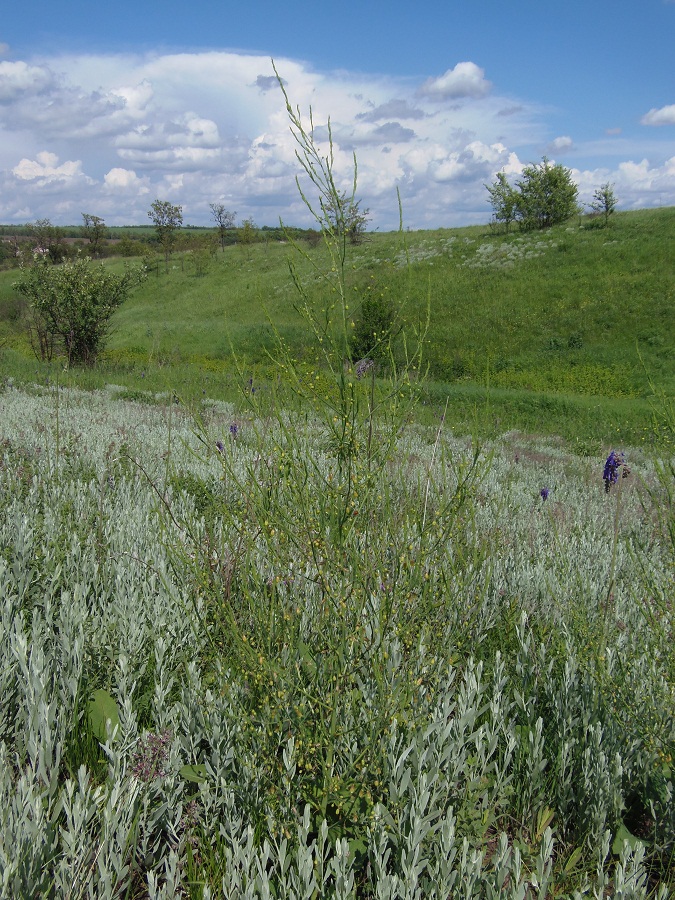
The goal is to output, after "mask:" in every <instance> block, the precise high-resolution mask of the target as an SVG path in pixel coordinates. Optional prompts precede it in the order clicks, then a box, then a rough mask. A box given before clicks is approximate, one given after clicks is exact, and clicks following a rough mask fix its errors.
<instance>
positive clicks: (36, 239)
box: [26, 219, 68, 263]
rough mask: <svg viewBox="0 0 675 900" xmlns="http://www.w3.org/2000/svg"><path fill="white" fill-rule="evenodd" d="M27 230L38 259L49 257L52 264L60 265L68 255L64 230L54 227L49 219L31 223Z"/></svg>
mask: <svg viewBox="0 0 675 900" xmlns="http://www.w3.org/2000/svg"><path fill="white" fill-rule="evenodd" d="M26 228H27V230H28V235H29V237H30V239H31V242H32V244H33V246H32V247H31V250H32V253H33V255H34V256H35V258H36V259H40V258H41V257H48V258H49V260H50V262H52V263H59V262H61V261H62V260H63V259H64V258H65V257H66V256H67V255H68V250H67V248H66V244H65V241H64V237H63V229H61V228H58V227H57V226H56V225H52V223H51V222H50V220H49V219H38V220H37V221H36V222H30V223H29V224H28V225H27V226H26Z"/></svg>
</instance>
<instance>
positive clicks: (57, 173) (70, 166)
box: [12, 150, 82, 181]
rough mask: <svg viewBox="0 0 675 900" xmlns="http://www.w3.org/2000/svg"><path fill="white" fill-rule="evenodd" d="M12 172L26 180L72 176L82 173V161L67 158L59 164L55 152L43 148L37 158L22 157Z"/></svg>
mask: <svg viewBox="0 0 675 900" xmlns="http://www.w3.org/2000/svg"><path fill="white" fill-rule="evenodd" d="M12 172H13V174H14V175H16V177H17V178H21V179H22V180H24V181H33V180H35V179H36V178H40V179H52V178H72V177H73V176H75V175H81V174H82V161H81V160H79V159H77V160H67V161H66V162H64V163H61V165H59V158H58V156H56V154H55V153H49V152H48V151H46V150H43V151H42V152H41V153H38V154H37V157H36V159H22V160H21V161H20V162H19V163H18V165H16V166H15V167H14V168H13V169H12Z"/></svg>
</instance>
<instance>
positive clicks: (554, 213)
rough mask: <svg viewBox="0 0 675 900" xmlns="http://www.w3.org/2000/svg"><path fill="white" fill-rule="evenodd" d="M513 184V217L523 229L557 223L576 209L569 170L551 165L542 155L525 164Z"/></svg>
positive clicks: (574, 187)
mask: <svg viewBox="0 0 675 900" xmlns="http://www.w3.org/2000/svg"><path fill="white" fill-rule="evenodd" d="M516 187H517V189H518V192H517V201H516V217H517V219H518V221H519V222H520V223H521V226H522V227H523V228H524V229H526V230H529V229H533V228H540V229H541V228H551V227H552V226H553V225H560V224H562V223H563V222H566V221H567V220H568V219H570V218H571V217H572V216H573V215H574V214H575V213H576V212H577V211H578V208H579V207H578V204H577V195H578V193H579V188H578V187H577V186H576V184H575V183H574V182H573V181H572V173H571V171H570V170H569V169H566V168H565V166H562V165H560V164H559V163H558V164H557V165H551V163H550V162H549V161H548V159H547V158H546V157H544V158H543V159H542V161H541V162H540V163H536V164H534V165H531V166H525V168H524V169H523V175H522V177H521V179H520V180H519V181H517V182H516Z"/></svg>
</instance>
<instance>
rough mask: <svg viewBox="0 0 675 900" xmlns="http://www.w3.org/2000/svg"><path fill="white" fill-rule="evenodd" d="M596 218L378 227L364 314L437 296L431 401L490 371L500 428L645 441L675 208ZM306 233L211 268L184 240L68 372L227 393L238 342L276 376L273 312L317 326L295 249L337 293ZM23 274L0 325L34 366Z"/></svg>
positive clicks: (298, 334) (365, 281)
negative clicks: (502, 225)
mask: <svg viewBox="0 0 675 900" xmlns="http://www.w3.org/2000/svg"><path fill="white" fill-rule="evenodd" d="M593 224H595V223H594V222H593V221H592V220H588V219H585V220H581V221H579V220H573V221H571V222H570V223H568V224H567V225H566V226H563V227H560V228H556V229H553V230H551V231H547V232H537V233H529V234H521V233H519V232H517V231H514V232H512V233H510V234H497V233H493V232H492V231H491V230H490V228H489V227H487V226H482V227H480V226H479V227H472V228H464V229H451V230H438V231H427V232H421V231H420V232H408V233H404V234H397V233H388V234H373V235H370V236H368V238H367V240H366V241H365V242H364V243H363V244H362V245H360V246H355V247H349V248H348V260H347V262H348V268H349V273H350V274H349V279H350V282H349V289H350V291H353V297H354V303H353V313H354V317H355V319H356V318H358V315H359V306H360V303H361V302H362V300H363V298H364V297H368V296H383V297H385V298H389V299H390V300H391V302H392V304H393V305H394V306H395V307H396V308H397V309H399V310H400V315H401V317H402V319H403V320H404V321H405V322H406V323H407V324H408V326H414V325H415V324H416V323H418V322H419V321H420V320H423V319H424V318H425V316H426V311H427V308H428V309H429V313H430V329H429V332H428V335H427V338H428V341H429V342H428V345H427V348H426V358H427V363H428V365H429V378H430V382H429V385H428V390H427V399H428V402H429V404H430V405H431V406H432V407H433V408H434V409H435V408H436V407H437V406H438V405H439V404H443V403H444V402H445V401H446V400H447V399H448V398H449V408H450V413H451V414H454V415H455V417H456V419H457V421H458V422H459V421H461V422H462V423H463V424H465V425H466V424H468V423H469V421H470V419H471V417H472V415H474V413H475V411H476V410H477V409H479V408H483V407H484V406H485V403H486V397H485V395H486V390H485V388H486V386H488V385H489V388H490V392H489V403H490V404H491V411H490V414H491V416H492V418H493V419H494V424H495V425H496V426H497V427H502V428H509V427H521V428H538V430H543V431H555V430H556V429H557V430H559V431H560V433H562V434H566V435H567V436H569V435H570V434H573V433H575V434H576V436H582V437H583V438H584V439H592V440H594V439H596V438H597V439H598V440H605V441H606V440H609V439H610V437H611V436H612V434H614V433H615V432H616V429H617V428H618V429H619V432H620V434H621V435H622V436H624V437H625V438H626V439H628V438H630V439H632V440H638V439H639V437H640V433H641V432H642V431H643V430H644V429H645V428H646V427H647V425H648V419H649V407H648V403H647V398H648V397H649V396H650V394H651V390H652V388H651V387H650V381H651V383H652V385H653V386H656V387H657V388H658V389H659V390H661V391H664V392H665V393H667V394H672V393H674V392H675V390H674V389H675V316H674V315H673V310H674V303H673V300H674V296H675V288H674V286H675V264H674V261H673V253H672V247H673V245H674V244H675V240H674V239H675V208H666V209H659V210H650V211H640V212H631V213H621V214H617V215H615V216H614V217H613V218H612V220H611V223H610V226H609V227H608V228H596V227H591V226H592V225H593ZM302 248H303V250H304V252H305V253H306V254H307V258H306V259H303V258H302V257H301V256H299V255H298V254H297V252H296V251H295V250H294V248H293V247H292V246H291V245H290V244H281V243H278V242H272V241H270V242H267V243H258V244H254V245H250V246H241V245H236V246H230V247H226V248H225V250H224V251H222V252H221V251H219V252H218V253H217V255H216V256H215V257H214V258H212V259H211V260H210V261H209V262H208V264H207V266H206V268H204V265H203V260H201V261H200V262H199V263H198V264H197V260H196V257H195V255H193V254H190V253H186V254H181V255H174V257H173V258H172V260H171V262H170V266H169V271H168V272H166V271H165V269H164V266H163V263H161V262H159V263H156V264H155V263H153V264H152V272H151V276H150V278H149V279H148V280H147V282H146V283H145V285H144V286H143V287H142V288H141V289H140V290H138V291H137V292H136V293H135V294H134V295H133V296H132V297H131V299H130V300H129V301H128V302H127V303H126V304H125V305H124V306H123V307H122V308H121V309H120V310H119V311H118V313H117V314H116V317H115V320H114V333H113V334H112V336H111V339H110V342H109V344H108V350H107V352H106V354H105V358H104V359H103V360H102V361H101V364H100V371H99V372H98V373H79V374H75V375H73V376H72V377H74V378H76V379H78V378H79V380H80V381H81V382H84V381H89V382H91V383H94V382H96V380H97V378H105V379H108V380H115V381H118V382H120V383H123V384H126V385H128V386H129V387H130V388H133V389H135V390H140V389H146V388H148V387H151V388H156V389H158V388H160V387H162V386H165V387H166V386H169V387H171V389H174V390H178V391H179V392H187V393H193V394H200V393H201V392H203V391H206V393H207V394H209V395H214V394H215V395H222V394H223V393H227V392H228V391H231V379H232V377H233V373H234V366H233V364H232V348H234V349H235V350H236V352H237V354H238V356H239V358H240V360H241V363H242V365H243V367H244V368H245V369H246V370H247V371H250V373H251V375H252V376H253V375H255V377H256V378H264V377H265V376H266V375H267V374H269V371H270V368H269V362H268V358H267V351H268V350H270V349H272V348H273V345H274V337H273V331H274V329H273V327H272V324H271V323H273V324H274V328H276V329H278V331H279V332H280V333H281V335H282V336H283V337H284V338H285V339H286V340H287V341H288V342H289V343H290V344H291V345H292V346H293V347H294V348H295V349H296V351H297V352H298V354H300V355H301V354H302V353H303V348H304V347H305V345H306V343H307V340H308V335H307V334H306V333H305V328H304V326H303V324H302V322H301V320H300V318H299V316H298V314H297V312H296V311H295V309H294V303H295V300H296V297H297V294H296V290H295V287H294V285H293V283H292V280H291V278H290V275H289V271H288V261H289V258H295V259H296V263H297V265H298V269H299V273H300V277H301V278H302V280H303V282H304V283H305V285H306V286H307V288H308V290H309V292H310V295H311V296H312V298H313V299H314V300H315V301H316V302H317V303H318V304H321V303H324V302H326V300H327V299H329V298H327V297H326V296H325V289H324V288H323V287H322V285H321V283H320V282H319V281H318V280H317V279H316V276H315V274H314V273H313V270H312V263H316V264H317V265H318V267H319V268H321V267H323V266H325V264H326V259H325V258H324V257H325V250H324V248H323V247H322V246H321V245H319V246H317V247H310V246H309V245H308V244H304V243H303V245H302ZM107 264H110V265H120V266H121V265H122V263H121V262H120V263H117V262H114V261H111V262H109V263H107ZM16 278H17V272H16V270H13V271H5V272H1V273H0V340H2V339H3V336H4V340H5V342H6V343H5V360H4V365H5V367H6V368H8V369H9V370H11V371H12V373H13V374H14V376H15V377H19V378H22V377H24V376H25V377H29V373H30V372H34V371H35V370H38V371H40V366H37V365H36V364H35V362H34V359H33V358H32V357H31V353H30V347H29V345H28V343H27V340H26V338H25V336H24V335H23V333H22V331H21V328H20V319H19V312H20V310H19V304H18V301H17V299H16V296H15V295H14V293H13V292H12V289H11V284H12V282H13V281H14V280H16ZM351 311H352V310H350V312H351ZM22 373H23V374H22ZM453 411H454V412H453ZM566 423H567V424H566Z"/></svg>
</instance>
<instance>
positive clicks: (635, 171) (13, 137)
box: [0, 51, 675, 229]
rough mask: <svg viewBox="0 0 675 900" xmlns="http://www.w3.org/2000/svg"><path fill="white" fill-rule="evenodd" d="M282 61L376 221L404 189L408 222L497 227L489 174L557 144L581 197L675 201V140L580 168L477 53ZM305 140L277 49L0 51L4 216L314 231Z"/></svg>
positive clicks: (658, 117)
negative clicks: (305, 179)
mask: <svg viewBox="0 0 675 900" xmlns="http://www.w3.org/2000/svg"><path fill="white" fill-rule="evenodd" d="M276 65H277V70H278V71H279V72H280V74H281V75H282V76H283V83H284V87H285V89H286V91H287V92H288V97H289V99H290V101H291V103H292V104H293V105H294V106H295V105H296V104H297V105H298V106H299V107H300V109H301V111H302V112H303V114H304V115H305V116H307V114H308V112H309V109H310V106H311V109H312V115H313V122H314V135H315V138H316V139H317V140H318V141H320V142H321V143H322V147H323V150H324V151H327V150H328V143H327V142H328V134H329V131H328V122H329V116H330V134H331V135H332V140H333V150H334V156H335V171H336V175H337V180H338V182H339V186H340V187H341V188H345V189H349V188H350V187H351V183H352V177H353V172H352V163H353V154H354V153H355V154H356V156H357V159H358V175H359V183H358V195H359V197H360V198H361V199H362V200H363V203H364V206H367V207H369V208H370V210H371V214H372V218H373V222H372V224H373V226H374V227H379V228H381V229H390V228H395V227H397V225H398V200H397V189H398V191H399V192H400V195H401V199H402V202H403V210H404V222H405V224H406V225H408V226H410V227H412V228H425V227H439V226H444V225H445V226H452V225H462V224H469V223H471V222H485V221H487V220H488V219H489V217H490V208H489V204H488V203H487V192H486V190H485V187H484V185H485V183H486V182H487V183H489V182H491V181H492V180H494V177H495V173H496V172H498V171H505V172H507V174H510V175H517V174H518V173H519V172H520V171H521V169H522V166H523V165H524V164H527V163H529V162H534V161H537V160H538V159H539V158H540V157H541V156H542V155H543V154H544V153H548V154H549V155H550V156H551V157H553V158H555V157H556V155H557V156H559V157H560V159H558V160H557V161H562V162H564V164H565V165H569V166H570V167H571V168H572V169H573V172H574V175H575V178H577V180H578V182H579V186H580V190H581V195H582V199H590V197H591V196H592V193H593V191H594V190H595V189H596V188H597V187H599V185H600V184H602V183H604V182H606V181H610V182H613V183H614V184H615V190H616V193H617V196H618V197H619V199H620V202H621V205H622V207H624V208H631V207H638V206H649V205H654V204H656V203H661V204H675V156H673V154H672V152H671V153H666V152H662V153H661V152H660V151H658V148H660V147H661V146H664V147H665V146H666V143H665V142H664V143H663V145H661V144H658V143H657V151H658V152H656V153H654V152H653V147H654V145H655V144H654V141H653V140H652V141H651V143H650V147H651V148H652V150H650V151H649V152H647V151H644V152H639V153H638V154H637V155H636V156H635V158H632V159H628V158H627V159H616V158H614V159H613V161H612V162H611V163H610V162H608V161H607V158H606V157H605V158H602V159H600V158H599V157H598V158H597V159H595V161H594V164H593V165H591V166H588V165H584V166H581V165H578V167H576V168H575V166H574V163H575V161H576V159H577V157H578V158H579V159H581V158H582V157H583V152H584V146H583V142H582V141H578V140H576V139H573V137H572V136H570V135H562V136H558V137H554V135H555V132H554V131H553V132H552V133H551V130H550V129H549V127H548V125H547V122H546V111H543V110H542V109H540V108H539V107H538V106H537V105H535V104H534V103H531V102H529V101H528V99H527V98H523V97H518V98H514V97H507V96H504V95H501V94H500V92H499V87H498V85H494V84H492V83H491V82H490V81H489V80H488V78H487V77H486V72H485V70H484V69H483V68H481V67H480V66H479V65H477V64H476V63H474V62H471V61H461V62H456V63H455V64H454V65H451V66H449V67H448V68H447V70H446V71H445V72H443V73H441V74H437V75H433V74H432V75H430V76H429V77H428V78H426V79H420V81H418V82H415V81H413V80H411V79H404V78H397V77H393V76H371V75H362V74H359V73H353V72H344V71H340V72H320V71H315V70H313V69H312V68H310V67H309V66H308V65H307V64H305V63H301V62H299V61H297V60H293V59H279V60H277V62H276ZM641 121H642V125H645V126H665V128H666V130H667V129H668V127H669V126H672V125H674V124H675V106H665V107H662V108H661V109H651V110H650V111H649V112H647V113H646V114H645V115H644V116H643V118H642V120H641ZM307 126H309V120H308V118H307ZM650 134H652V135H653V132H650ZM645 146H646V145H645ZM295 149H296V144H295V141H294V138H293V136H292V134H291V133H290V130H289V122H288V118H287V114H286V109H285V101H284V97H283V94H282V91H281V89H280V87H279V84H278V82H277V79H276V77H275V74H274V70H273V68H272V64H271V61H270V60H269V59H268V58H267V57H262V56H258V55H254V54H245V53H233V52H217V51H208V52H195V53H166V54H159V53H156V54H145V55H142V54H133V55H132V54H126V55H123V54H110V55H92V54H89V55H84V54H83V55H67V56H66V55H62V56H58V55H55V56H53V57H50V58H46V57H41V58H36V59H27V60H9V59H4V60H1V61H0V222H4V223H13V222H16V223H23V222H26V221H31V220H35V219H38V218H50V219H51V220H52V221H53V222H55V223H60V224H66V223H68V224H75V223H78V222H79V221H80V220H81V213H82V212H87V213H90V214H94V215H99V216H102V217H103V218H104V219H105V220H106V222H107V223H108V224H111V225H113V224H133V223H145V222H146V221H147V211H148V209H149V206H150V203H151V202H152V201H153V200H154V199H156V198H159V199H165V200H169V201H170V202H172V203H175V204H180V205H181V206H183V213H184V219H185V221H186V222H189V223H190V224H194V225H200V224H204V225H206V224H210V211H209V204H210V203H223V204H224V205H225V206H226V207H227V208H228V209H231V210H236V211H237V214H238V218H240V219H243V218H245V217H252V218H253V219H254V220H255V221H256V222H257V223H258V224H275V223H276V222H278V220H279V218H282V219H283V220H284V221H285V222H287V223H289V224H298V225H303V224H304V225H306V224H310V219H309V215H308V212H307V209H306V207H305V205H304V203H303V202H302V200H301V198H300V197H299V195H298V191H297V187H296V184H295V178H296V176H297V175H299V174H302V173H301V170H300V167H299V165H298V162H297V159H296V157H295ZM575 155H576V156H575ZM584 162H585V163H587V162H588V159H587V158H584Z"/></svg>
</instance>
